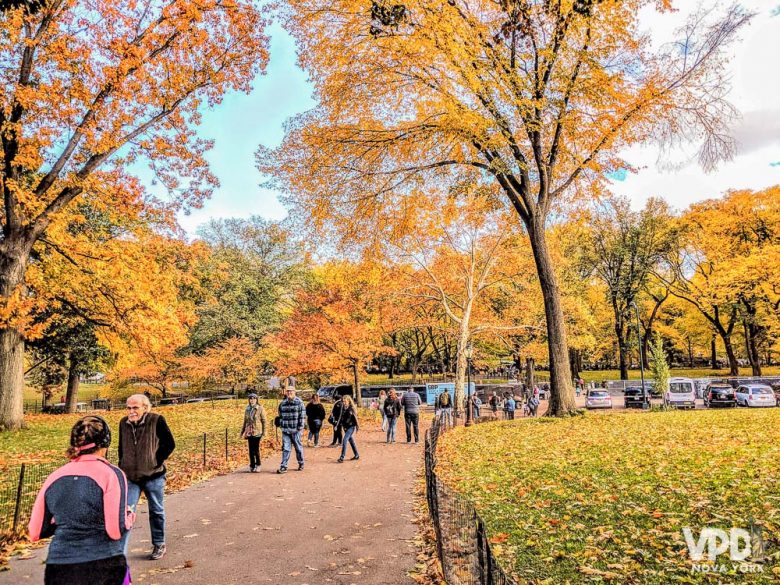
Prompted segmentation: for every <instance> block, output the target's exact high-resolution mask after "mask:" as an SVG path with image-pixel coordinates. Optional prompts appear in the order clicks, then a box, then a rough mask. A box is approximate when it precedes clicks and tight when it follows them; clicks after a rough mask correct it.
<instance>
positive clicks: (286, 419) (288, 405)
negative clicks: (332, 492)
mask: <svg viewBox="0 0 780 585" xmlns="http://www.w3.org/2000/svg"><path fill="white" fill-rule="evenodd" d="M284 394H285V399H284V400H282V402H281V403H279V418H280V427H281V430H282V463H281V465H279V469H277V470H276V473H287V463H288V462H289V461H290V452H291V451H292V448H293V447H295V458H296V459H297V460H298V471H302V470H303V443H301V432H302V431H303V426H304V421H305V418H306V409H305V407H304V406H303V400H301V399H300V398H298V397H297V396H296V395H295V386H288V387H287V390H285V391H284Z"/></svg>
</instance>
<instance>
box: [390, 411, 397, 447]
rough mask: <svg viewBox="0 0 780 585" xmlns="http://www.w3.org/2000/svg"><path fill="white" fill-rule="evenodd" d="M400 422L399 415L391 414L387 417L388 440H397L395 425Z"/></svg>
mask: <svg viewBox="0 0 780 585" xmlns="http://www.w3.org/2000/svg"><path fill="white" fill-rule="evenodd" d="M396 424H398V417H397V416H390V417H388V418H387V442H388V443H390V442H393V441H395V425H396Z"/></svg>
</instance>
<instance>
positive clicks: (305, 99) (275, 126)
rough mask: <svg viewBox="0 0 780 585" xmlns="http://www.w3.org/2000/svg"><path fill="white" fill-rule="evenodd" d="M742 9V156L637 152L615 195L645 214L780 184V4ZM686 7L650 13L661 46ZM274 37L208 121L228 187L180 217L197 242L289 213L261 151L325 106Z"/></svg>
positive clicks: (277, 32) (738, 81) (691, 0)
mask: <svg viewBox="0 0 780 585" xmlns="http://www.w3.org/2000/svg"><path fill="white" fill-rule="evenodd" d="M741 3H742V5H743V6H745V7H747V8H748V9H750V10H752V11H755V12H757V16H756V17H755V18H754V20H753V22H752V23H751V24H750V26H749V27H748V28H747V29H745V30H744V31H743V33H742V34H741V41H740V42H739V43H737V44H736V45H734V46H733V47H732V48H731V50H730V53H731V60H730V62H729V66H728V67H729V74H730V77H731V83H732V93H731V95H730V100H731V102H732V103H733V104H734V105H735V106H736V107H737V109H738V110H739V111H740V113H741V120H740V121H739V122H738V123H737V124H736V126H735V127H734V129H733V135H734V136H735V137H736V139H737V140H738V143H739V151H738V153H737V155H736V156H735V158H734V160H732V161H729V162H725V163H721V164H720V165H719V166H718V168H717V169H716V170H715V171H714V172H711V173H705V172H704V171H702V170H701V168H699V167H698V165H697V164H696V162H695V161H694V162H691V163H690V164H686V165H685V166H682V167H681V168H676V169H674V170H671V169H665V168H662V167H661V166H659V165H658V162H657V161H658V152H657V150H656V149H654V148H653V147H635V148H632V149H630V150H629V151H627V152H626V153H625V156H626V159H627V160H628V162H629V163H630V164H631V165H632V166H633V167H636V168H638V169H639V171H638V172H637V173H625V172H622V173H617V174H616V175H614V177H613V181H612V185H613V191H614V193H615V194H618V195H625V196H627V197H629V198H630V199H631V201H632V204H633V205H634V206H635V207H637V208H639V207H641V206H642V205H643V204H644V202H645V200H646V199H647V198H648V197H653V196H662V197H664V198H666V200H667V201H669V202H670V203H671V204H672V205H673V206H674V207H676V208H678V209H683V208H685V207H687V206H688V205H689V204H691V203H693V202H695V201H700V200H702V199H708V198H712V197H719V196H721V195H723V194H724V193H725V192H726V191H728V190H730V189H762V188H766V187H769V186H771V185H775V184H778V183H780V71H779V69H780V68H779V67H778V65H777V62H778V61H777V59H778V57H777V56H778V55H780V3H778V1H777V0H743V1H742V2H741ZM705 4H707V5H712V4H713V2H711V1H709V2H705ZM676 5H677V6H678V7H680V10H679V11H678V12H677V13H674V14H665V15H661V16H659V15H658V14H655V13H653V12H651V11H647V12H646V13H645V14H643V16H642V20H641V27H642V28H643V29H645V30H648V31H652V36H653V40H654V42H658V43H660V42H663V41H664V40H667V39H669V38H671V36H672V33H673V31H674V30H675V29H676V28H677V27H679V26H680V25H681V24H682V23H683V22H684V17H685V15H686V14H688V13H689V12H691V11H692V10H693V9H695V7H696V6H697V5H698V2H697V1H695V0H678V2H676ZM268 32H269V34H270V36H271V45H270V55H271V58H270V62H269V65H268V68H267V72H266V74H265V75H263V76H260V77H258V78H257V80H255V83H254V88H253V91H252V92H251V93H250V94H249V95H245V94H237V93H235V94H230V95H228V96H226V98H225V99H224V100H223V102H222V103H221V104H220V105H219V106H218V107H217V108H216V109H214V110H209V111H205V112H204V113H203V123H202V125H201V127H200V129H199V134H200V135H201V136H202V137H204V138H211V139H213V140H214V141H215V145H214V148H213V149H212V151H211V152H210V153H209V155H208V157H207V158H208V160H209V163H210V165H211V169H212V171H213V172H214V173H215V174H216V175H217V177H218V178H219V180H220V184H221V185H220V187H219V188H218V189H217V190H216V191H215V193H214V195H213V196H212V198H211V199H210V200H209V201H207V202H206V203H205V205H204V206H203V208H202V209H199V210H194V211H192V212H191V213H190V214H189V215H184V214H182V215H180V217H179V220H180V224H181V226H182V227H183V228H184V230H185V231H186V232H187V233H188V234H189V235H190V236H194V235H195V233H196V230H197V228H198V226H199V225H201V224H203V223H205V222H207V221H208V220H209V219H210V218H221V217H249V216H251V215H259V216H262V217H265V218H268V219H273V220H279V219H283V218H284V217H285V215H286V210H285V208H284V207H283V206H282V205H281V204H280V203H279V201H278V199H277V194H276V193H275V192H273V191H271V190H268V189H262V188H261V187H260V186H259V185H260V183H261V182H262V180H263V177H261V176H260V174H259V172H258V170H257V168H256V167H255V162H254V153H255V151H256V150H257V147H258V146H259V145H261V144H262V145H264V146H267V147H274V146H276V145H278V144H279V143H280V142H281V140H282V137H283V136H284V123H285V121H286V120H287V119H288V118H290V117H291V116H294V115H296V114H298V113H300V112H304V111H306V110H308V109H310V108H312V107H313V106H314V105H315V103H314V100H313V98H312V93H313V91H312V86H311V84H310V83H309V82H308V81H307V77H306V74H305V73H304V72H303V71H301V70H300V69H299V68H298V67H297V65H296V56H295V44H294V41H293V40H292V38H291V37H290V36H289V35H288V34H287V33H286V32H285V31H284V30H283V29H282V28H281V27H280V26H279V25H278V24H274V25H272V26H271V28H270V29H269V31H268Z"/></svg>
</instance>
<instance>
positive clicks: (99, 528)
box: [29, 455, 135, 565]
mask: <svg viewBox="0 0 780 585" xmlns="http://www.w3.org/2000/svg"><path fill="white" fill-rule="evenodd" d="M134 519H135V515H134V514H133V513H132V512H130V511H128V509H127V479H126V478H125V474H124V473H123V472H122V470H121V469H119V468H118V467H116V466H114V465H111V464H110V463H109V462H108V461H106V460H105V459H103V458H102V457H98V456H96V455H82V456H81V457H77V458H76V459H73V460H72V461H71V462H70V463H67V464H66V465H63V466H62V467H60V468H59V469H57V470H56V471H54V472H53V473H52V474H51V475H50V476H49V477H48V478H47V479H46V482H45V483H44V484H43V487H42V488H41V491H40V492H39V493H38V497H37V498H36V499H35V506H33V511H32V517H31V518H30V524H29V529H30V540H32V541H36V540H39V539H41V538H46V537H48V536H51V535H54V539H53V540H52V542H51V544H50V545H49V556H48V558H47V560H46V562H47V563H48V564H51V565H64V564H71V563H85V562H89V561H96V560H99V559H107V558H109V557H114V556H117V555H122V554H124V551H125V541H126V540H127V536H128V534H129V531H130V528H131V527H132V525H133V520H134Z"/></svg>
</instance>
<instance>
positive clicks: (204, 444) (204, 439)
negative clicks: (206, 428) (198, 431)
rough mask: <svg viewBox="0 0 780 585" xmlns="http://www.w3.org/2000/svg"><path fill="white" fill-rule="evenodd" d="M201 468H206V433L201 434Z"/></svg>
mask: <svg viewBox="0 0 780 585" xmlns="http://www.w3.org/2000/svg"><path fill="white" fill-rule="evenodd" d="M203 467H206V433H203Z"/></svg>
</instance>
